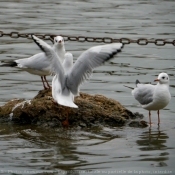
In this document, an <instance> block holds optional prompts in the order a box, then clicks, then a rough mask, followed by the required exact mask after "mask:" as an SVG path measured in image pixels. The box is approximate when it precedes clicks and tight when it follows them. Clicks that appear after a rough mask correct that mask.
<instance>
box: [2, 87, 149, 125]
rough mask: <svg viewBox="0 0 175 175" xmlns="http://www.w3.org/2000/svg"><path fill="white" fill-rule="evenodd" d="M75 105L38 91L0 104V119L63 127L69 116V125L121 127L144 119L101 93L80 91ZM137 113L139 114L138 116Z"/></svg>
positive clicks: (44, 91)
mask: <svg viewBox="0 0 175 175" xmlns="http://www.w3.org/2000/svg"><path fill="white" fill-rule="evenodd" d="M75 103H76V104H77V105H78V108H69V112H68V113H67V110H68V107H65V106H61V105H57V104H54V103H53V102H52V97H51V90H49V89H47V90H41V91H39V93H38V94H37V96H36V97H34V98H33V99H32V100H19V99H13V100H11V101H9V102H8V103H7V104H5V105H4V106H2V107H0V121H1V122H10V121H11V122H14V123H23V124H36V125H40V126H44V127H46V126H48V127H62V126H63V125H62V122H63V121H65V119H66V116H67V115H68V116H69V124H70V125H69V126H70V127H74V126H75V127H78V126H80V127H92V126H97V125H102V126H123V125H125V124H129V123H130V122H133V120H134V119H138V118H143V116H140V115H139V114H138V113H137V114H133V113H132V112H131V111H129V110H127V109H126V108H125V107H123V106H122V105H121V104H120V103H119V102H117V101H115V100H113V99H108V98H106V97H104V96H102V95H88V94H86V93H80V96H78V97H76V98H75ZM138 116H139V117H138ZM135 122H138V123H139V124H138V125H136V126H138V127H145V126H147V123H146V122H143V121H138V120H135ZM129 126H130V125H129Z"/></svg>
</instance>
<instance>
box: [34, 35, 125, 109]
mask: <svg viewBox="0 0 175 175" xmlns="http://www.w3.org/2000/svg"><path fill="white" fill-rule="evenodd" d="M32 38H33V40H34V42H35V43H36V44H37V45H38V46H39V47H40V49H41V50H42V51H43V52H44V53H45V54H46V56H47V58H49V59H50V62H51V67H52V71H53V72H54V73H55V76H54V77H53V80H52V96H53V99H54V101H55V102H57V103H58V104H60V105H63V106H67V107H71V108H78V106H77V105H76V104H75V103H74V96H77V95H79V87H80V85H81V84H82V83H83V82H84V81H85V80H87V79H88V78H89V77H90V75H91V74H92V72H93V69H94V68H96V67H98V66H101V65H102V64H103V63H105V62H106V61H108V60H110V59H111V58H113V56H114V55H115V54H116V53H118V52H119V51H121V49H122V47H123V44H122V43H112V44H106V45H100V46H94V47H91V48H90V49H88V50H86V51H84V52H83V53H82V54H81V55H80V56H79V57H78V59H77V61H76V62H75V63H74V64H73V56H72V54H71V53H67V54H66V57H65V60H64V62H63V64H61V62H60V59H59V58H58V57H59V56H58V55H57V54H56V53H55V51H54V49H53V48H52V47H50V46H49V45H48V44H47V43H45V42H44V41H43V40H41V39H39V38H37V37H36V36H34V35H32Z"/></svg>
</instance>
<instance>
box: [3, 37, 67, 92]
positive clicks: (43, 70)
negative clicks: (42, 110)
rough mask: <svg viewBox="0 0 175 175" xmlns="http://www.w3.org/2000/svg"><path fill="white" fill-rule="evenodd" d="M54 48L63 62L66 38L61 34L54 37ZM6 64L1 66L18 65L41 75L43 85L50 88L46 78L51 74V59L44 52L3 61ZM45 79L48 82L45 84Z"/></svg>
mask: <svg viewBox="0 0 175 175" xmlns="http://www.w3.org/2000/svg"><path fill="white" fill-rule="evenodd" d="M52 49H53V50H54V51H55V52H56V53H57V54H58V56H59V57H58V58H59V59H60V61H61V62H63V60H64V57H65V48H64V39H63V37H61V36H57V37H55V38H54V45H53V47H52ZM3 62H4V63H5V64H3V65H1V66H3V67H4V66H11V67H17V68H20V69H22V70H25V71H27V72H29V73H31V74H34V75H39V76H41V80H42V83H43V87H44V88H45V89H47V88H50V85H49V83H48V81H47V79H46V76H47V75H50V74H51V67H50V60H49V59H48V58H47V55H46V54H45V53H44V52H42V53H38V54H36V55H33V56H31V57H29V58H23V59H18V60H14V61H9V62H8V61H3ZM44 81H45V82H46V83H47V86H46V85H45V83H44Z"/></svg>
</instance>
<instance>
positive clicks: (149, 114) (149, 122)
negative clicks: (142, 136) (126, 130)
mask: <svg viewBox="0 0 175 175" xmlns="http://www.w3.org/2000/svg"><path fill="white" fill-rule="evenodd" d="M149 124H150V125H151V111H149Z"/></svg>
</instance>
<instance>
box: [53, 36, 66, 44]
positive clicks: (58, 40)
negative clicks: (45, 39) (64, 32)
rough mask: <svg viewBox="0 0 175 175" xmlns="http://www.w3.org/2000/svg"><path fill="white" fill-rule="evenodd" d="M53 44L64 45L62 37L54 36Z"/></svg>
mask: <svg viewBox="0 0 175 175" xmlns="http://www.w3.org/2000/svg"><path fill="white" fill-rule="evenodd" d="M54 44H58V45H62V46H63V45H64V39H63V37H62V36H56V37H55V38H54Z"/></svg>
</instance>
